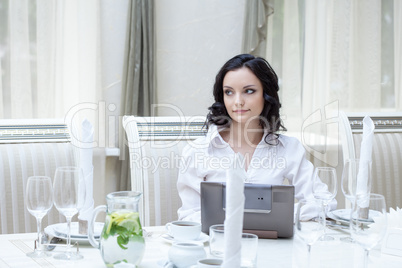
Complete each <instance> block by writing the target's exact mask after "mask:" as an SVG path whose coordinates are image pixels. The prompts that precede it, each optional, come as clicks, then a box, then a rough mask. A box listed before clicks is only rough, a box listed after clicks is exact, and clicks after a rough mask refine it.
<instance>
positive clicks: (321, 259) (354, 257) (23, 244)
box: [0, 227, 402, 268]
mask: <svg viewBox="0 0 402 268" xmlns="http://www.w3.org/2000/svg"><path fill="white" fill-rule="evenodd" d="M144 229H146V230H147V231H148V234H149V236H148V237H146V252H145V255H144V258H143V260H142V262H141V264H140V265H139V267H140V268H148V267H160V266H159V265H158V262H159V261H163V260H167V256H168V255H167V253H168V250H169V248H170V244H169V243H168V242H165V241H164V240H163V239H162V238H161V237H160V236H161V235H162V234H163V233H164V232H165V228H164V227H146V228H144ZM334 236H335V238H336V240H335V241H329V242H318V243H317V244H315V245H313V247H312V251H311V257H310V261H311V263H310V264H311V266H310V267H337V268H338V267H343V268H346V267H362V260H363V250H362V249H361V248H360V247H359V246H358V245H355V244H351V243H344V242H341V241H340V240H339V238H340V237H341V236H342V235H341V233H337V234H335V235H334ZM35 238H36V234H34V233H28V234H10V235H0V267H24V268H25V267H74V268H79V267H85V268H90V267H94V268H95V267H96V268H97V267H105V265H104V263H103V261H102V259H101V255H100V253H99V250H97V249H95V248H92V247H91V246H89V245H81V246H80V251H81V252H82V254H83V255H84V259H82V260H80V261H76V262H67V261H60V260H56V259H54V258H52V257H49V258H46V259H31V258H29V257H27V256H26V255H25V254H26V252H30V251H32V249H33V245H34V244H33V243H34V242H33V241H34V239H35ZM205 249H206V251H207V254H208V255H209V249H208V243H206V244H205ZM55 250H56V251H57V250H61V248H60V247H59V248H56V249H55ZM258 267H261V268H266V267H281V268H286V267H306V268H307V267H308V254H307V248H306V246H305V245H304V244H303V243H302V242H301V241H300V240H299V239H298V238H294V239H276V240H269V239H260V240H259V248H258ZM369 267H384V268H385V267H386V268H389V267H402V257H397V256H392V255H387V254H381V252H380V250H379V249H374V250H372V251H371V252H370V263H369Z"/></svg>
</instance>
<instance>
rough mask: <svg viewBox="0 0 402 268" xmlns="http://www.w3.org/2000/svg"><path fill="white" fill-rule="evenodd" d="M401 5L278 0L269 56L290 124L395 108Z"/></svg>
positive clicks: (366, 0)
mask: <svg viewBox="0 0 402 268" xmlns="http://www.w3.org/2000/svg"><path fill="white" fill-rule="evenodd" d="M401 9H402V7H401V3H400V1H393V0H383V1H379V0H355V1H349V0H337V1H320V0H300V1H298V0H285V1H275V6H274V14H273V15H272V16H270V17H269V20H268V46H267V58H268V60H269V61H270V62H272V64H273V66H274V68H275V69H276V70H277V71H278V74H279V76H280V81H281V94H282V95H281V101H282V103H283V110H282V113H283V114H284V115H285V117H286V120H287V121H288V124H287V127H288V128H290V129H291V130H292V129H293V130H295V131H300V128H301V125H300V124H301V123H302V121H303V120H304V119H306V118H308V117H309V116H310V115H312V114H313V113H314V112H315V111H316V110H317V109H320V108H324V107H326V106H327V107H329V106H337V107H338V108H339V109H343V110H347V111H382V110H387V111H390V110H391V111H392V110H398V109H401V108H402V105H401V102H402V98H401V90H402V87H401V65H402V64H401V62H402V58H401V47H402V43H401V42H402V41H401V34H402V30H401V27H402V26H401V25H402V19H401V14H402V11H401Z"/></svg>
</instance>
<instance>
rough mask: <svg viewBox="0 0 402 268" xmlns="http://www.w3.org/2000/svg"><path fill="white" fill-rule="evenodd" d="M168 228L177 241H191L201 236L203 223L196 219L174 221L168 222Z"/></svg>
mask: <svg viewBox="0 0 402 268" xmlns="http://www.w3.org/2000/svg"><path fill="white" fill-rule="evenodd" d="M166 229H167V230H168V233H169V234H170V235H171V236H172V237H173V238H174V240H176V241H191V240H196V239H197V238H199V237H200V234H201V223H199V222H194V221H172V222H169V223H167V224H166Z"/></svg>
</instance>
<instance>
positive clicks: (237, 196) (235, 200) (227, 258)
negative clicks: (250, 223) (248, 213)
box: [222, 154, 246, 268]
mask: <svg viewBox="0 0 402 268" xmlns="http://www.w3.org/2000/svg"><path fill="white" fill-rule="evenodd" d="M242 160H243V157H242V156H241V154H235V156H234V159H233V162H232V166H231V167H230V168H229V169H228V170H226V212H225V223H224V224H225V235H224V256H223V263H222V267H223V268H225V267H226V268H237V267H240V264H241V237H242V233H243V212H244V199H245V197H244V179H245V178H246V172H245V170H244V169H243V167H242V165H241V164H240V163H243V161H242Z"/></svg>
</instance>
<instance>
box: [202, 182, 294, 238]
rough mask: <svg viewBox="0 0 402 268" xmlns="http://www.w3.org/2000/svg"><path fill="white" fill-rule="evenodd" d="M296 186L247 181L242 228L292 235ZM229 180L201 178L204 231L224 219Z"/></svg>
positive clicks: (275, 235) (269, 235) (264, 234)
mask: <svg viewBox="0 0 402 268" xmlns="http://www.w3.org/2000/svg"><path fill="white" fill-rule="evenodd" d="M294 195H295V194H294V186H293V185H270V184H251V183H246V184H245V185H244V196H245V202H244V217H243V231H244V232H247V233H255V234H257V235H258V236H259V237H260V238H278V237H292V236H293V217H294ZM225 207H226V183H224V182H201V223H202V231H203V232H204V233H206V234H209V227H210V226H211V225H214V224H222V223H224V220H225Z"/></svg>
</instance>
